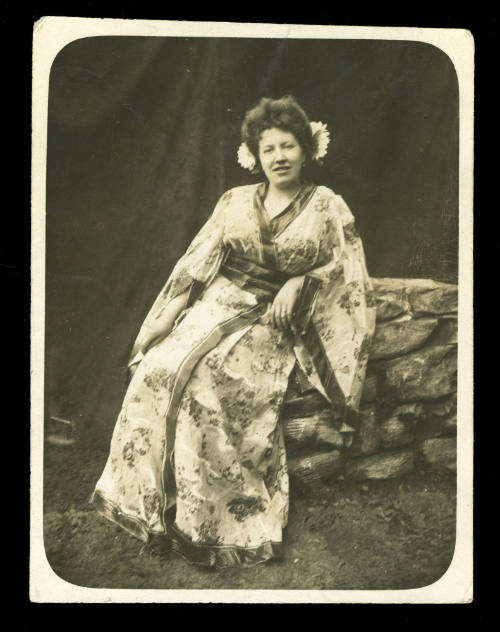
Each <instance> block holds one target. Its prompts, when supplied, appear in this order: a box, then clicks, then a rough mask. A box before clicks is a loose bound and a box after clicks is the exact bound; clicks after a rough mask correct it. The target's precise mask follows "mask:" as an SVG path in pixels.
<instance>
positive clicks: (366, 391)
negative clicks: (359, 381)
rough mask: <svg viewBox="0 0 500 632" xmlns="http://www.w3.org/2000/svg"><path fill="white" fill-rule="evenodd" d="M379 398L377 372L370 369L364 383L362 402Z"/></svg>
mask: <svg viewBox="0 0 500 632" xmlns="http://www.w3.org/2000/svg"><path fill="white" fill-rule="evenodd" d="M376 399H377V374H376V373H370V371H368V372H367V373H366V377H365V383H364V384H363V392H362V393H361V403H362V404H364V403H369V402H374V401H375V400H376Z"/></svg>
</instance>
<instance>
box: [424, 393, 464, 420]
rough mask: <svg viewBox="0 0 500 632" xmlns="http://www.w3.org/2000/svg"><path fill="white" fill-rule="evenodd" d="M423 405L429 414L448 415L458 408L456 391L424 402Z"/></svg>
mask: <svg viewBox="0 0 500 632" xmlns="http://www.w3.org/2000/svg"><path fill="white" fill-rule="evenodd" d="M423 406H424V410H425V413H426V414H427V415H435V416H438V417H446V416H448V415H450V414H452V413H453V412H456V410H457V396H456V393H452V394H451V395H447V396H446V397H442V398H440V399H436V400H431V401H427V402H424V403H423Z"/></svg>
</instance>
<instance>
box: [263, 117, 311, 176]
mask: <svg viewBox="0 0 500 632" xmlns="http://www.w3.org/2000/svg"><path fill="white" fill-rule="evenodd" d="M304 158H305V155H304V151H303V150H302V147H301V146H300V144H299V143H298V141H297V139H296V138H295V136H294V134H292V132H287V131H285V130H282V129H279V128H277V127H271V128H270V129H266V130H264V131H263V132H262V134H261V137H260V142H259V160H260V164H261V165H262V169H263V171H264V174H265V175H266V177H267V179H268V180H269V183H270V184H271V185H275V186H277V187H280V188H292V187H295V186H297V185H298V184H299V183H300V175H301V171H302V165H303V164H304Z"/></svg>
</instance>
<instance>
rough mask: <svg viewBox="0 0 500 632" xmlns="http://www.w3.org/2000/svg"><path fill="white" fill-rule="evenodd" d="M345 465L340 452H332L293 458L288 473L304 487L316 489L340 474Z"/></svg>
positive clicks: (289, 463)
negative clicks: (326, 480)
mask: <svg viewBox="0 0 500 632" xmlns="http://www.w3.org/2000/svg"><path fill="white" fill-rule="evenodd" d="M343 463H344V457H343V455H342V453H341V452H340V450H330V451H328V452H319V453H317V454H310V455H307V456H297V457H295V458H292V459H290V460H289V462H288V471H289V473H290V475H291V476H293V477H294V478H295V480H296V481H299V482H300V483H301V484H302V485H305V486H307V487H312V488H314V487H316V486H321V485H322V482H323V481H324V480H325V479H328V478H331V477H332V476H334V475H335V474H339V473H340V471H341V470H342V467H343Z"/></svg>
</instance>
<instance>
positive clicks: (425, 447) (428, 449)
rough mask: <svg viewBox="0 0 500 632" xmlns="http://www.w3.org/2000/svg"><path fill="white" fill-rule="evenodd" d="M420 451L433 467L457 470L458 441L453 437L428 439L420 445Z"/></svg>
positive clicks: (451, 470)
mask: <svg viewBox="0 0 500 632" xmlns="http://www.w3.org/2000/svg"><path fill="white" fill-rule="evenodd" d="M420 452H421V454H422V455H423V457H424V459H425V461H426V462H427V464H428V465H430V466H431V467H435V468H436V467H437V468H444V469H446V470H449V471H450V472H456V471H457V442H456V440H455V439H454V438H453V439H445V438H438V439H426V440H425V441H423V442H422V444H421V446H420Z"/></svg>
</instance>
